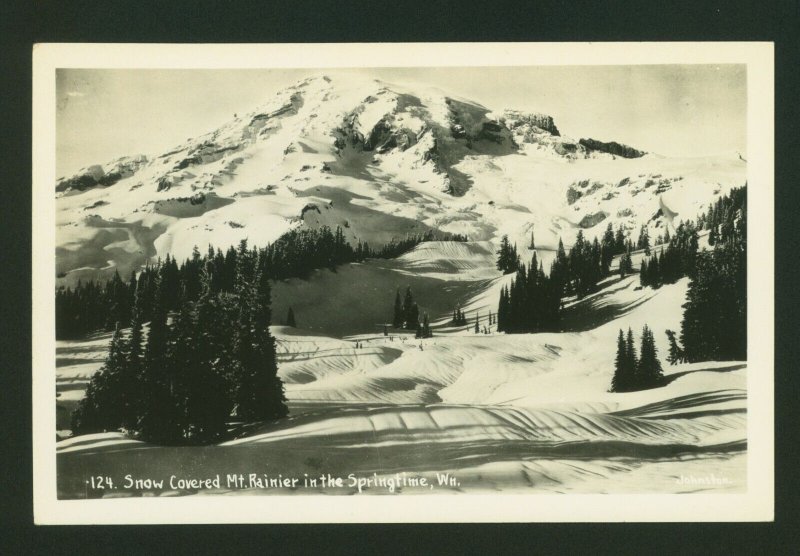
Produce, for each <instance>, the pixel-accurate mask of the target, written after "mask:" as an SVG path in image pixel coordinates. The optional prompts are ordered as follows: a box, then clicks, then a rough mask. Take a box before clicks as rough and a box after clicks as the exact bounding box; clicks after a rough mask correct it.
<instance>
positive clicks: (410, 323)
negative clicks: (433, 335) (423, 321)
mask: <svg viewBox="0 0 800 556" xmlns="http://www.w3.org/2000/svg"><path fill="white" fill-rule="evenodd" d="M414 317H415V315H414V295H413V294H412V293H411V286H408V287H407V288H406V295H405V299H404V301H403V326H404V327H405V328H406V329H409V330H410V329H412V328H416V327H417V321H418V320H419V313H417V315H416V318H414Z"/></svg>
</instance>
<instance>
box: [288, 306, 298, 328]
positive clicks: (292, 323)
mask: <svg viewBox="0 0 800 556" xmlns="http://www.w3.org/2000/svg"><path fill="white" fill-rule="evenodd" d="M286 326H291V327H293V328H294V327H296V326H297V323H296V322H295V320H294V310H292V308H291V307H289V312H288V314H287V315H286Z"/></svg>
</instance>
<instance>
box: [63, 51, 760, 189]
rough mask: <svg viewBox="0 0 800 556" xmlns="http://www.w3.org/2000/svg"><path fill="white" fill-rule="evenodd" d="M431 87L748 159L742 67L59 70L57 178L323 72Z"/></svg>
mask: <svg viewBox="0 0 800 556" xmlns="http://www.w3.org/2000/svg"><path fill="white" fill-rule="evenodd" d="M351 72H353V73H358V74H367V75H370V76H374V77H375V78H376V79H381V80H383V81H387V82H389V83H397V84H400V85H404V84H406V85H410V84H413V83H420V84H424V85H426V86H433V87H438V88H440V89H442V90H443V91H445V92H448V93H451V94H453V95H454V96H460V97H464V98H467V99H470V100H473V101H476V102H479V103H481V104H483V105H484V106H486V107H487V108H490V109H493V110H502V109H504V108H516V109H520V110H523V111H530V112H541V113H544V114H548V115H550V116H552V117H553V119H554V120H555V123H556V125H557V126H558V128H559V130H560V131H561V134H562V135H566V136H568V137H572V138H573V139H576V140H577V139H579V138H582V137H591V138H594V139H598V140H601V141H617V142H619V143H625V144H628V145H630V146H632V147H635V148H638V149H641V150H645V151H649V152H656V153H659V154H663V155H666V156H700V155H707V154H717V153H723V152H732V151H739V152H741V153H742V154H743V155H744V156H745V157H746V153H745V149H746V126H745V122H746V110H747V83H746V81H747V80H746V68H745V66H744V65H714V66H711V65H660V66H537V67H522V68H520V67H514V68H506V67H491V68H413V69H412V68H385V69H363V70H328V69H326V70H309V69H302V70H251V69H245V70H235V69H231V70H97V69H91V70H81V69H60V70H58V71H57V72H56V97H57V108H58V109H57V111H56V118H57V122H56V124H57V128H56V129H57V155H56V166H57V167H56V170H57V175H58V176H64V175H71V174H72V173H74V172H75V171H77V170H78V169H80V168H82V167H85V166H88V165H90V164H103V163H106V162H109V161H110V160H112V159H114V158H117V157H120V156H123V155H132V154H146V155H157V154H161V153H162V152H164V151H166V150H168V149H169V148H171V147H173V146H175V145H177V144H179V143H182V142H183V141H185V140H186V139H188V138H190V137H196V136H198V135H201V134H203V133H207V132H209V131H213V130H214V129H216V128H217V127H219V126H220V125H222V124H223V123H225V122H226V121H228V120H230V119H231V118H232V117H233V114H234V113H247V112H249V111H251V110H253V109H254V108H256V107H257V106H258V105H260V104H262V103H263V102H265V101H266V100H268V99H269V98H270V97H272V96H274V95H275V92H276V91H278V90H280V89H283V88H285V87H287V86H289V85H292V84H293V83H295V82H297V81H299V80H301V79H303V78H305V77H307V76H308V75H313V74H319V73H325V74H329V75H331V76H334V77H337V76H340V77H346V75H347V74H348V73H351Z"/></svg>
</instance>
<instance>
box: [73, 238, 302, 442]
mask: <svg viewBox="0 0 800 556" xmlns="http://www.w3.org/2000/svg"><path fill="white" fill-rule="evenodd" d="M265 253H266V251H264V250H261V251H260V252H259V251H254V250H249V249H248V248H247V242H246V241H242V242H241V243H240V245H239V248H238V249H237V251H236V257H235V260H236V266H235V268H234V276H233V280H232V283H231V284H230V287H229V288H227V287H222V286H221V285H220V284H223V283H224V277H223V276H222V275H221V274H220V271H221V269H220V268H216V267H215V265H214V261H213V259H206V260H205V261H203V265H202V266H201V268H200V271H199V272H198V279H199V283H198V294H197V297H196V299H192V298H191V296H190V294H189V293H188V292H187V291H186V290H187V289H188V288H189V283H187V282H186V281H184V282H183V283H181V282H180V281H179V280H178V276H177V275H176V274H175V273H174V267H173V266H172V264H167V263H165V264H162V265H160V266H159V267H158V268H156V269H153V270H151V271H150V273H151V277H152V282H153V284H154V288H153V291H152V292H151V291H149V290H148V289H147V287H145V285H146V282H143V287H141V288H140V287H138V286H139V284H138V282H137V283H136V287H135V290H134V293H133V296H134V303H133V307H132V310H131V316H130V322H129V324H130V331H129V333H128V334H123V333H122V324H123V323H122V322H117V323H116V325H115V331H114V334H113V337H112V339H111V344H110V346H109V352H108V355H107V358H106V360H105V363H104V364H103V366H102V368H101V369H100V370H99V371H98V372H96V373H95V374H94V375H93V376H92V378H91V380H90V382H89V385H88V387H87V389H86V396H85V397H84V398H83V399H82V400H81V402H80V403H79V405H78V407H77V409H76V410H75V412H74V413H73V415H72V429H73V432H74V433H75V434H86V433H94V432H102V431H112V430H119V429H124V430H127V431H129V432H130V433H132V434H133V435H134V436H136V437H138V438H141V439H142V440H146V441H149V442H154V443H159V444H168V445H175V444H208V443H212V442H217V441H219V440H220V439H222V438H224V437H225V435H226V432H227V429H228V426H229V422H230V421H231V420H232V419H234V420H240V421H263V420H269V419H276V418H280V417H284V416H285V415H286V414H287V413H288V410H287V408H286V403H285V402H286V400H285V397H284V390H283V383H282V382H281V380H280V378H279V377H278V376H277V363H276V357H275V339H274V338H273V337H272V336H271V334H270V332H269V324H270V319H271V310H270V285H269V279H268V277H267V275H266V273H265V272H264V269H265V268H266V265H267V261H266V255H265ZM215 284H216V285H215ZM176 287H177V288H179V289H180V290H181V291H182V292H183V295H181V296H179V297H178V299H179V300H180V301H179V303H180V306H179V307H178V310H177V311H176V312H175V313H173V314H172V315H170V310H171V308H172V307H174V306H175V303H176V301H175V299H174V298H172V297H171V295H172V293H171V292H172V291H174V289H175V288H176ZM150 297H152V298H150ZM148 312H149V315H147V313H148ZM148 319H149V327H148V330H147V331H146V334H145V327H144V324H145V321H146V320H148Z"/></svg>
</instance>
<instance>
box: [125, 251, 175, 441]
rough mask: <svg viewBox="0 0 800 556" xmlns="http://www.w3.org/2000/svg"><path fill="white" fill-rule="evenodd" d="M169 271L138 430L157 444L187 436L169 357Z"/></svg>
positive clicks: (149, 345) (147, 362)
mask: <svg viewBox="0 0 800 556" xmlns="http://www.w3.org/2000/svg"><path fill="white" fill-rule="evenodd" d="M168 272H169V270H168V267H167V266H166V265H164V266H162V267H161V268H160V276H159V279H158V281H157V289H156V295H155V299H154V304H153V309H152V311H153V315H152V319H151V320H150V330H149V332H148V334H147V342H146V346H145V350H144V356H143V361H142V367H141V379H140V380H141V388H142V396H141V399H140V400H139V403H138V404H137V425H136V428H137V430H138V431H139V433H140V434H141V435H142V437H144V438H147V439H148V440H151V441H153V442H157V443H170V442H173V443H174V442H176V441H178V440H179V439H181V438H182V436H183V435H182V430H181V424H182V423H181V413H182V410H183V408H182V406H181V404H180V402H179V400H178V399H175V398H173V395H174V394H175V389H174V380H173V376H172V375H173V372H174V371H175V365H174V364H173V363H172V362H171V361H169V360H168V357H167V343H168V332H169V330H168V327H167V306H168V303H169V301H170V300H169V295H170V291H169V289H170V286H171V284H170V283H169V279H168V278H166V279H165V276H166V275H167V273H168Z"/></svg>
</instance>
